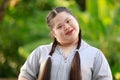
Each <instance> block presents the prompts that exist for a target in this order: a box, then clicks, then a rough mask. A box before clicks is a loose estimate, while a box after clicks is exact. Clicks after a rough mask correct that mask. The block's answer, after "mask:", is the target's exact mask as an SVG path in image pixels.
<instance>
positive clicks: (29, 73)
mask: <svg viewBox="0 0 120 80" xmlns="http://www.w3.org/2000/svg"><path fill="white" fill-rule="evenodd" d="M39 58H40V50H39V48H37V49H35V50H34V51H33V52H32V53H31V54H30V55H29V57H28V58H27V60H26V61H25V63H24V65H23V66H22V67H21V69H20V74H19V76H22V77H25V78H27V79H28V80H36V79H37V75H38V72H39V66H40V64H39Z"/></svg>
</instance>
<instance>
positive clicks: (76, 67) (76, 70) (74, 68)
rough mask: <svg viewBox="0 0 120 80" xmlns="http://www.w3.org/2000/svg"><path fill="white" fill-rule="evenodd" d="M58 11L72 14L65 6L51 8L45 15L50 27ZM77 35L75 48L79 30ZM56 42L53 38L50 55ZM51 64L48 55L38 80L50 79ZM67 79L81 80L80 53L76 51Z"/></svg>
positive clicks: (78, 46) (79, 42)
mask: <svg viewBox="0 0 120 80" xmlns="http://www.w3.org/2000/svg"><path fill="white" fill-rule="evenodd" d="M60 12H67V13H69V14H71V15H72V16H73V14H72V13H71V12H70V11H69V10H68V9H67V8H66V7H57V8H55V9H53V10H52V11H51V12H50V13H49V14H48V16H47V24H48V26H49V27H50V28H52V23H51V20H52V19H53V18H54V17H55V16H56V15H57V14H58V13H60ZM78 37H79V41H78V45H77V48H76V49H79V48H80V45H81V30H80V31H79V35H78ZM57 44H58V42H57V40H56V39H55V38H54V42H53V45H52V48H51V51H50V53H49V55H50V56H52V54H53V53H54V51H55V48H56V46H57ZM51 65H52V61H51V58H50V57H49V58H48V59H47V61H46V64H45V67H44V70H43V73H42V75H40V79H39V80H50V75H51ZM69 80H82V76H81V61H80V54H79V52H78V51H76V53H75V55H74V58H73V61H72V63H71V69H70V74H69Z"/></svg>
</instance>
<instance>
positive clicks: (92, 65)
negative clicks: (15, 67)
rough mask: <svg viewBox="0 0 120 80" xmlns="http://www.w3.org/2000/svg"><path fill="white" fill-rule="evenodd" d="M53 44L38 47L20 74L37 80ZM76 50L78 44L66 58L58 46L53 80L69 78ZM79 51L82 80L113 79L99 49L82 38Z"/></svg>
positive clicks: (54, 59) (54, 58)
mask: <svg viewBox="0 0 120 80" xmlns="http://www.w3.org/2000/svg"><path fill="white" fill-rule="evenodd" d="M51 46H52V44H50V45H43V46H39V47H38V48H36V49H35V50H34V51H33V52H32V53H31V54H30V56H29V57H28V58H27V60H26V62H25V63H24V65H23V66H22V68H21V71H20V74H19V76H23V77H26V78H27V79H28V80H37V78H38V74H41V72H42V69H43V68H44V64H45V61H46V59H47V58H48V54H49V52H50V49H51ZM75 51H76V46H75V47H74V49H73V50H72V51H71V52H70V55H69V56H68V58H67V59H66V58H65V56H64V53H63V52H62V50H61V49H60V48H59V46H57V47H56V49H55V52H54V53H53V55H52V56H51V60H52V69H51V80H69V79H68V77H69V72H70V67H71V62H72V59H73V57H74V54H75ZM77 51H78V52H79V55H80V59H81V73H82V80H112V74H111V70H110V67H109V64H108V62H107V60H106V58H105V56H104V55H103V53H102V52H101V51H100V50H99V49H97V48H95V47H92V46H90V45H88V44H87V43H86V42H85V41H83V40H82V42H81V47H80V49H79V50H77Z"/></svg>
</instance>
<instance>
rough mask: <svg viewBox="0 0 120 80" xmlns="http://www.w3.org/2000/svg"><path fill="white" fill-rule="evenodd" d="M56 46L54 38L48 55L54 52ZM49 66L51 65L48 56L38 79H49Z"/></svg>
mask: <svg viewBox="0 0 120 80" xmlns="http://www.w3.org/2000/svg"><path fill="white" fill-rule="evenodd" d="M56 46H57V40H56V39H54V42H53V45H52V48H51V51H50V53H49V55H50V56H52V54H53V53H54V51H55V48H56ZM51 66H52V61H51V57H48V59H47V61H46V64H45V67H44V70H43V73H42V74H41V75H40V78H39V79H38V80H50V74H51Z"/></svg>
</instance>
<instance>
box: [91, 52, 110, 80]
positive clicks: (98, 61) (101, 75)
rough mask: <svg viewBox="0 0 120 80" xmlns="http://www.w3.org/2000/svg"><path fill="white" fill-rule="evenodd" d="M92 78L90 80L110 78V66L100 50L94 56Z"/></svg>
mask: <svg viewBox="0 0 120 80" xmlns="http://www.w3.org/2000/svg"><path fill="white" fill-rule="evenodd" d="M92 78H93V79H92V80H112V74H111V70H110V66H109V64H108V62H107V60H106V58H105V56H104V55H103V53H102V52H101V51H100V50H99V51H98V52H97V54H96V57H95V61H94V64H93V77H92Z"/></svg>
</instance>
